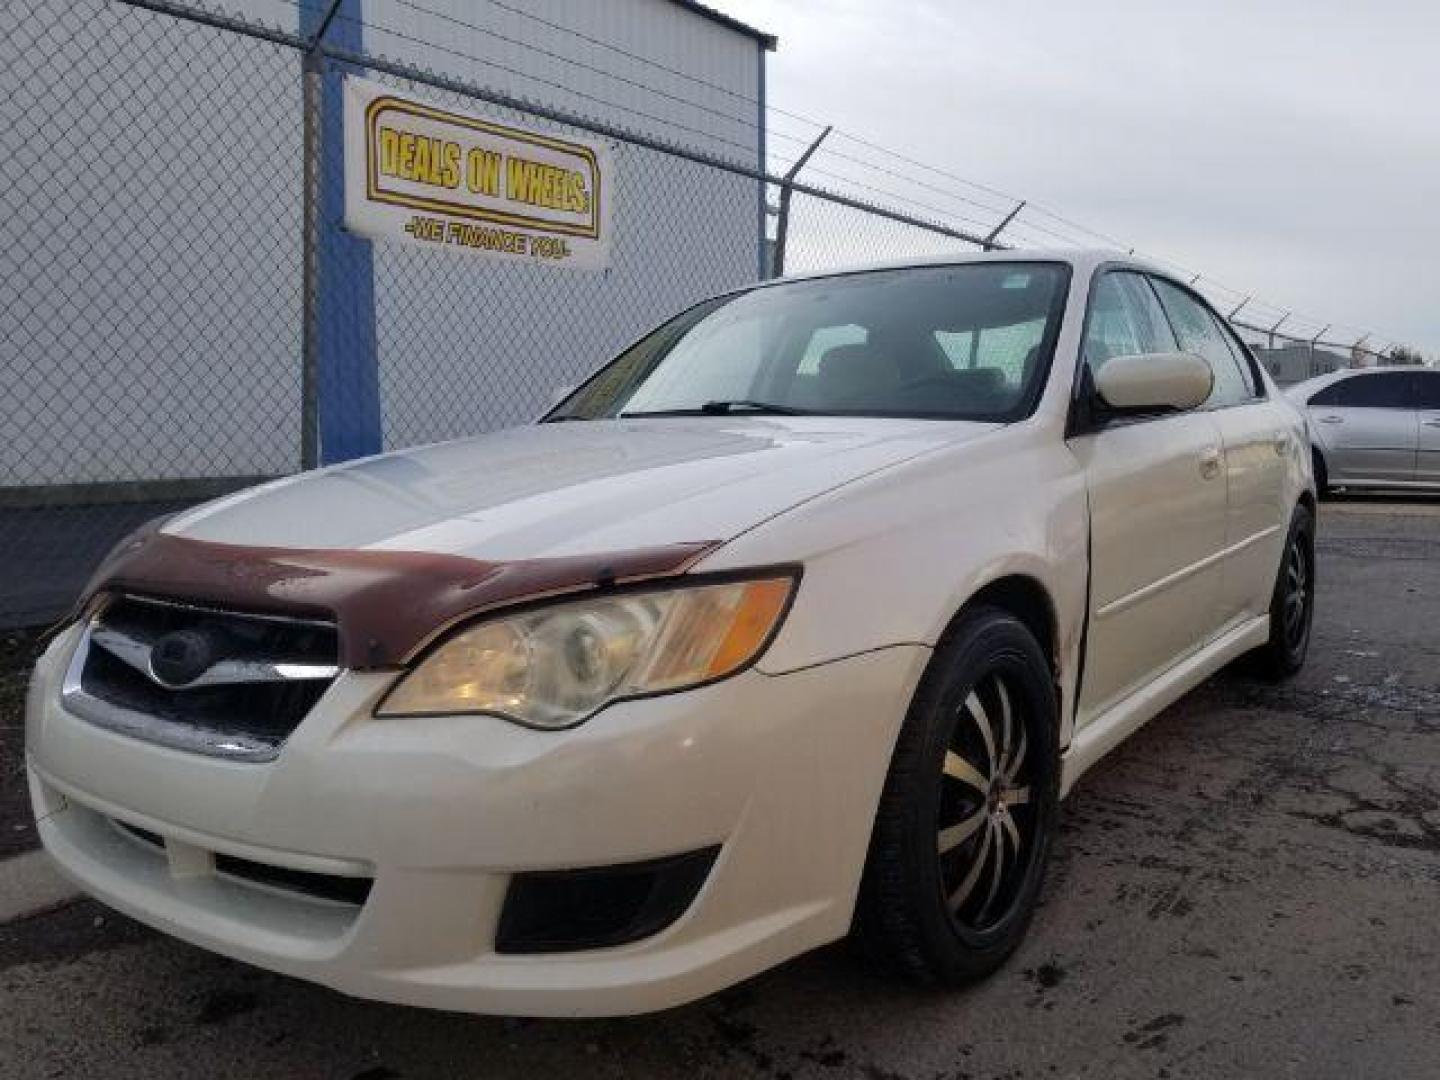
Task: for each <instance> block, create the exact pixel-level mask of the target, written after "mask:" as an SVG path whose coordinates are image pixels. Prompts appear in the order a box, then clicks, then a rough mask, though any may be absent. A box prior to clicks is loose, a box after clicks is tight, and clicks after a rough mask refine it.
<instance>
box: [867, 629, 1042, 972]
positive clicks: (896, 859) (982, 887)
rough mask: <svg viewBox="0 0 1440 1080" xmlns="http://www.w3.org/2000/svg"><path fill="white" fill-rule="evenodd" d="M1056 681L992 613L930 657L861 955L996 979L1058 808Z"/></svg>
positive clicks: (888, 811)
mask: <svg viewBox="0 0 1440 1080" xmlns="http://www.w3.org/2000/svg"><path fill="white" fill-rule="evenodd" d="M1057 727H1058V725H1057V704H1056V687H1055V680H1054V676H1053V674H1052V672H1051V668H1050V664H1049V662H1048V661H1047V660H1046V656H1045V652H1044V650H1043V649H1042V648H1041V647H1040V644H1039V643H1038V642H1037V641H1036V640H1035V636H1034V635H1033V634H1032V633H1031V632H1030V631H1029V630H1028V629H1027V628H1026V627H1025V625H1024V624H1023V623H1021V622H1020V621H1019V620H1018V619H1017V618H1015V617H1014V616H1013V615H1011V614H1009V613H1008V612H1006V611H1002V610H1000V609H997V608H993V607H988V606H986V607H977V608H975V609H974V610H972V611H969V612H966V613H965V614H964V615H962V617H961V618H960V619H959V620H958V622H957V623H956V624H955V625H954V627H953V628H952V629H951V630H950V631H949V632H948V633H947V634H946V636H945V638H944V639H943V640H942V642H941V644H940V646H939V648H938V649H937V650H936V653H935V656H934V658H933V659H932V661H931V663H930V666H929V668H928V669H927V671H926V674H925V676H924V678H923V679H922V680H921V684H920V687H919V689H918V690H917V691H916V694H915V699H914V701H913V702H912V703H911V706H910V710H909V713H908V714H907V716H906V718H905V722H904V724H903V726H902V728H901V731H900V735H899V738H898V740H897V743H896V747H895V752H894V755H893V757H892V759H891V763H890V771H889V774H888V776H887V778H886V781H885V789H884V793H883V794H882V796H881V799H880V804H879V808H878V811H877V814H876V820H875V827H874V831H873V833H872V837H871V844H870V854H869V858H868V860H867V864H866V869H865V876H864V880H863V882H862V884H861V890H860V898H859V901H858V906H857V912H856V930H857V933H858V937H859V939H860V943H861V945H862V947H863V948H864V951H865V953H866V954H867V955H868V956H869V957H870V958H871V959H872V961H875V962H877V963H878V964H879V965H880V966H882V967H884V968H886V969H888V970H891V971H897V972H899V973H900V974H903V975H905V976H908V977H910V978H912V979H914V980H916V981H918V982H922V983H926V984H930V985H942V986H959V985H963V984H965V983H969V982H972V981H974V980H975V979H978V978H981V977H982V976H985V975H988V974H989V973H990V972H992V971H994V970H995V969H996V968H997V967H999V966H1000V964H1001V963H1002V962H1003V961H1004V960H1005V958H1006V957H1007V956H1009V955H1010V953H1011V952H1012V951H1013V950H1014V949H1015V947H1016V945H1018V944H1019V943H1020V940H1021V938H1022V937H1023V936H1024V934H1025V931H1026V929H1027V928H1028V926H1029V924H1030V921H1031V918H1032V916H1033V915H1034V911H1035V904H1036V900H1037V897H1038V895H1039V891H1040V884H1041V881H1042V879H1043V877H1044V872H1045V865H1046V862H1047V861H1048V858H1049V854H1050V843H1051V836H1052V833H1053V832H1054V828H1055V820H1056V814H1057V809H1058V802H1059V779H1060V769H1059V753H1058V749H1057V746H1056V733H1057Z"/></svg>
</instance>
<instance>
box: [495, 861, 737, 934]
mask: <svg viewBox="0 0 1440 1080" xmlns="http://www.w3.org/2000/svg"><path fill="white" fill-rule="evenodd" d="M719 853H720V849H719V847H710V848H704V849H702V850H700V851H692V852H688V853H686V854H684V855H673V856H670V857H668V858H664V859H651V860H649V861H646V862H638V863H625V864H621V865H617V866H604V867H593V868H587V869H583V870H546V871H538V872H530V873H520V874H516V875H515V876H514V877H512V878H511V879H510V888H509V891H508V892H507V893H506V895H505V907H504V909H503V910H502V911H501V914H500V926H499V929H498V930H497V932H496V935H495V951H496V952H499V953H545V952H574V951H577V950H582V949H601V948H607V947H612V946H615V945H625V944H628V943H629V942H632V941H639V940H640V939H642V938H647V937H650V936H652V935H654V934H658V933H659V932H660V931H661V930H664V929H665V928H666V927H667V926H670V925H671V924H672V923H674V922H675V920H676V919H678V918H680V916H681V915H683V914H684V913H685V912H686V910H688V909H689V907H690V905H691V904H692V903H693V902H694V900H695V897H696V895H697V894H698V893H699V891H700V886H701V885H703V884H704V883H705V879H706V878H707V877H708V876H709V874H710V868H711V867H712V866H714V865H715V858H716V856H717V855H719Z"/></svg>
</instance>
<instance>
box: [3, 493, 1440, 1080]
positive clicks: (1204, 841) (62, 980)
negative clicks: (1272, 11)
mask: <svg viewBox="0 0 1440 1080" xmlns="http://www.w3.org/2000/svg"><path fill="white" fill-rule="evenodd" d="M1319 573H1320V580H1319V589H1320V597H1319V603H1320V608H1319V617H1318V621H1317V624H1316V636H1315V640H1314V644H1313V648H1312V652H1311V655H1310V661H1309V664H1308V665H1307V667H1306V669H1305V671H1304V672H1303V673H1302V674H1301V676H1300V677H1299V678H1297V679H1296V680H1294V681H1293V682H1291V683H1289V684H1286V685H1284V686H1279V687H1276V686H1270V685H1266V684H1262V683H1257V682H1253V681H1251V680H1249V679H1247V678H1245V677H1244V676H1242V675H1238V674H1232V673H1228V672H1227V673H1225V674H1223V675H1221V676H1219V677H1218V678H1216V679H1213V680H1211V681H1210V682H1209V683H1208V684H1206V685H1205V686H1203V687H1202V688H1200V689H1199V690H1197V691H1196V692H1195V693H1193V694H1191V695H1189V696H1188V697H1186V698H1185V699H1184V700H1183V701H1181V702H1180V703H1179V704H1177V705H1176V706H1175V707H1173V708H1171V709H1169V710H1167V711H1166V712H1165V713H1164V714H1163V715H1162V716H1160V717H1159V718H1157V719H1156V720H1155V721H1153V722H1152V723H1151V724H1150V725H1149V726H1148V727H1146V728H1145V729H1144V730H1142V731H1141V732H1140V733H1139V734H1138V735H1137V736H1135V737H1134V738H1133V739H1132V740H1130V742H1128V743H1127V744H1126V745H1125V746H1124V747H1122V748H1121V749H1120V750H1119V751H1118V752H1117V753H1116V754H1114V755H1113V756H1112V757H1111V758H1110V759H1108V760H1107V761H1106V762H1104V763H1102V764H1101V765H1100V766H1098V767H1097V768H1096V769H1095V771H1094V772H1092V773H1091V774H1090V775H1089V776H1087V777H1086V778H1085V779H1084V780H1082V781H1081V783H1080V785H1079V787H1078V788H1077V790H1076V792H1075V793H1074V795H1073V796H1072V798H1071V799H1070V801H1069V802H1068V803H1067V804H1066V806H1065V810H1064V815H1063V816H1064V825H1063V829H1062V833H1061V836H1060V838H1059V842H1058V845H1057V854H1056V859H1055V862H1054V864H1053V867H1052V872H1051V875H1050V878H1049V880H1048V883H1047V886H1046V890H1045V897H1044V906H1043V908H1042V910H1041V911H1040V913H1039V916H1038V918H1037V920H1036V922H1035V925H1034V928H1033V930H1032V932H1031V935H1030V937H1029V939H1028V941H1027V942H1026V943H1025V945H1024V946H1023V947H1022V948H1021V950H1020V952H1019V953H1018V954H1017V955H1016V956H1015V957H1014V958H1013V960H1012V961H1011V962H1010V964H1009V965H1008V966H1007V967H1006V968H1005V969H1003V970H1002V971H1001V972H1000V973H999V974H998V975H997V976H996V977H995V978H992V979H991V980H990V981H988V982H986V983H984V984H982V985H979V986H976V987H974V988H972V989H970V990H968V991H966V992H963V993H958V994H939V993H932V992H920V991H917V990H914V989H911V988H908V987H906V986H902V985H896V984H894V983H891V982H887V981H884V980H882V979H879V978H877V977H875V976H873V975H870V974H867V973H866V972H865V971H864V970H863V969H862V968H861V966H860V965H859V963H858V961H856V960H855V959H854V958H853V957H852V956H851V955H850V952H849V950H848V949H847V948H846V947H845V946H844V945H838V946H835V947H832V948H828V949H824V950H821V951H820V952H818V953H814V954H812V955H810V956H807V957H804V958H802V959H800V960H798V961H795V962H793V963H790V964H788V965H785V966H784V967H782V968H780V969H778V970H776V971H772V972H769V973H767V974H765V975H762V976H760V977H759V978H757V979H754V980H752V981H751V982H749V983H747V984H745V985H744V986H741V987H739V988H736V989H735V990H732V991H729V992H727V993H725V994H723V995H720V996H719V997H717V998H714V999H711V1000H709V1001H706V1002H702V1003H700V1004H697V1005H694V1006H690V1007H687V1008H683V1009H678V1010H674V1011H672V1012H669V1013H664V1014H660V1015H657V1016H651V1017H642V1018H637V1019H629V1020H607V1021H584V1022H579V1021H575V1022H545V1021H537V1022H516V1021H506V1020H501V1019H494V1018H483V1017H478V1018H477V1017H467V1016H458V1015H452V1014H438V1013H429V1012H422V1011H418V1010H410V1009H403V1008H398V1007H393V1006H385V1005H377V1004H370V1003H366V1002H359V1001H354V1000H350V999H347V998H345V997H342V996H340V995H338V994H335V993H333V992H330V991H328V990H324V989H322V988H319V987H315V986H310V985H307V984H305V983H300V982H296V981H294V980H291V979H286V978H283V977H280V976H276V975H270V974H268V973H265V972H261V971H257V970H255V969H253V968H248V967H245V966H244V965H242V964H238V963H234V962H232V961H228V960H225V959H222V958H219V957H215V956H212V955H210V954H207V953H205V952H202V951H201V950H199V949H195V948H192V947H191V946H188V945H184V944H182V943H180V942H177V941H173V940H169V939H166V938H163V937H161V936H158V935H155V934H152V933H151V932H149V931H148V930H145V929H143V928H142V927H139V926H138V925H137V924H135V923H133V922H130V921H129V920H127V919H124V918H122V917H121V916H118V915H115V914H112V913H110V912H108V911H106V910H105V909H103V908H101V907H100V906H98V905H96V904H93V903H90V902H82V903H79V904H76V905H72V906H70V907H67V908H64V909H62V910H60V911H57V912H53V913H51V914H47V915H41V916H37V917H34V918H31V919H29V920H26V921H24V922H21V923H16V924H11V925H9V926H5V927H0V1002H3V1005H0V1047H3V1048H4V1050H3V1051H0V1054H3V1057H4V1058H5V1059H6V1060H5V1066H4V1069H3V1071H4V1073H5V1075H6V1076H8V1077H16V1078H19V1077H56V1076H99V1075H103V1076H106V1077H145V1078H163V1077H172V1076H173V1077H182V1076H183V1077H191V1076H196V1075H203V1076H207V1077H217V1078H218V1077H256V1076H266V1077H336V1078H341V1080H351V1078H353V1080H386V1078H400V1077H405V1078H415V1077H446V1078H450V1077H500V1078H504V1077H522V1078H527V1080H528V1078H531V1077H534V1076H572V1075H583V1076H587V1077H588V1076H596V1077H672V1076H673V1077H685V1078H687V1080H701V1078H707V1077H769V1078H775V1080H784V1078H797V1080H798V1078H802V1077H837V1078H838V1077H852V1076H853V1077H862V1078H865V1080H938V1078H945V1080H964V1078H976V1080H978V1078H982V1077H983V1078H999V1077H1006V1078H1016V1080H1018V1078H1041V1077H1096V1078H1105V1080H1111V1078H1122V1077H1174V1078H1181V1077H1251V1076H1253V1077H1265V1078H1273V1077H1305V1078H1307V1080H1311V1078H1328V1077H1335V1078H1342V1077H1343V1078H1347V1080H1348V1078H1352V1077H1358V1076H1379V1075H1383V1076H1386V1077H1389V1078H1405V1077H1416V1078H1420V1077H1426V1078H1428V1077H1433V1076H1434V1075H1435V1074H1436V1071H1437V1062H1440V926H1437V917H1436V901H1437V898H1440V632H1437V628H1440V501H1422V500H1414V501H1409V502H1403V503H1390V502H1386V501H1383V500H1379V499H1359V498H1356V499H1347V500H1344V501H1340V502H1332V503H1327V504H1326V505H1325V506H1324V507H1323V509H1322V514H1321V530H1320V558H1319ZM0 873H3V863H0Z"/></svg>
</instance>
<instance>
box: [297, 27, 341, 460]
mask: <svg viewBox="0 0 1440 1080" xmlns="http://www.w3.org/2000/svg"><path fill="white" fill-rule="evenodd" d="M340 4H341V0H331V3H330V6H329V7H328V9H327V10H326V11H325V12H324V14H323V15H322V16H321V18H320V20H319V21H318V22H317V23H316V25H315V29H314V32H313V33H312V34H311V37H310V47H309V48H308V49H306V50H305V54H304V56H303V57H301V60H300V67H301V78H302V79H303V80H304V87H303V105H302V107H303V108H304V111H305V115H304V120H303V130H304V134H303V136H302V139H303V142H304V155H305V165H304V171H303V182H304V184H305V190H304V192H302V193H301V202H302V207H303V209H302V224H301V228H302V229H303V231H304V235H303V239H302V242H301V250H302V252H303V255H302V258H303V259H304V268H303V270H302V273H301V280H302V284H301V306H302V313H301V329H300V356H301V360H300V468H302V469H313V468H315V467H316V466H317V465H318V464H320V402H319V389H318V387H319V378H318V371H319V364H318V360H317V351H318V345H319V334H320V326H319V313H320V290H319V280H318V278H319V272H320V265H319V264H320V254H319V251H320V243H319V238H320V229H321V228H322V223H321V221H320V205H321V201H322V200H321V198H320V152H321V146H320V142H321V123H320V110H321V107H322V105H323V102H324V94H325V57H324V56H323V55H321V53H320V52H319V51H318V46H319V44H320V42H321V40H322V39H323V38H324V37H325V33H326V31H327V30H329V29H330V24H331V23H332V22H333V21H334V19H335V15H336V13H337V12H339V10H340Z"/></svg>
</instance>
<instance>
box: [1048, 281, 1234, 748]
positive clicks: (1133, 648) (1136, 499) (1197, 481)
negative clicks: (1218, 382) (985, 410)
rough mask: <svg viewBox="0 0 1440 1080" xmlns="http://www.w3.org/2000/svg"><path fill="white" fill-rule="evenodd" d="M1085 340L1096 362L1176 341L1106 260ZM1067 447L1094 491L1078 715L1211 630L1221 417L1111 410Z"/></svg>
mask: <svg viewBox="0 0 1440 1080" xmlns="http://www.w3.org/2000/svg"><path fill="white" fill-rule="evenodd" d="M1083 348H1084V362H1085V364H1086V365H1088V366H1089V368H1090V369H1091V372H1092V373H1093V372H1097V371H1098V370H1099V369H1100V368H1101V367H1103V366H1104V364H1105V362H1106V361H1107V360H1108V359H1110V358H1111V357H1113V356H1119V355H1144V354H1147V353H1161V352H1171V351H1174V350H1175V348H1176V342H1175V338H1174V336H1173V334H1172V332H1171V330H1170V327H1169V323H1168V322H1167V320H1166V318H1165V315H1164V313H1163V311H1162V310H1161V309H1160V306H1159V303H1158V301H1157V300H1156V297H1155V294H1154V291H1153V290H1152V288H1151V286H1150V285H1149V283H1148V282H1147V281H1146V280H1145V279H1144V278H1143V277H1141V276H1140V275H1138V274H1134V273H1130V272H1126V271H1111V272H1109V273H1106V274H1105V275H1104V276H1102V277H1101V278H1100V279H1099V280H1098V282H1097V283H1096V285H1095V287H1094V289H1093V291H1092V294H1091V309H1090V314H1089V317H1088V319H1087V323H1086V334H1085V342H1084V346H1083ZM1070 448H1071V451H1072V452H1073V453H1074V454H1075V456H1076V458H1077V459H1078V461H1079V462H1080V464H1081V466H1082V467H1083V468H1084V470H1085V476H1086V482H1087V486H1088V489H1089V498H1090V549H1091V555H1090V613H1089V614H1090V619H1089V631H1088V634H1087V639H1086V640H1087V643H1088V644H1087V648H1086V655H1085V672H1084V677H1083V680H1082V686H1081V692H1080V701H1079V709H1078V714H1077V726H1079V725H1084V724H1085V723H1088V722H1089V721H1091V720H1093V719H1094V718H1095V717H1096V716H1098V715H1099V714H1101V713H1103V712H1104V711H1105V710H1106V709H1108V708H1109V707H1110V706H1112V705H1114V704H1115V703H1116V702H1118V701H1119V700H1121V699H1122V698H1124V697H1126V696H1127V695H1128V694H1129V693H1131V692H1132V691H1134V690H1136V689H1138V688H1139V687H1141V686H1143V685H1144V684H1145V683H1147V682H1149V681H1151V680H1152V679H1154V678H1155V677H1156V676H1157V675H1159V674H1161V673H1162V672H1163V671H1165V670H1166V669H1167V668H1169V667H1171V666H1172V665H1173V664H1175V663H1176V662H1177V661H1179V660H1181V659H1183V658H1184V657H1185V656H1186V655H1188V654H1189V653H1192V652H1194V651H1195V650H1196V649H1198V648H1200V647H1201V646H1202V645H1203V644H1205V643H1206V642H1207V641H1209V640H1211V639H1212V638H1213V637H1215V636H1216V634H1217V632H1218V630H1219V624H1220V619H1221V610H1222V603H1221V600H1222V592H1223V580H1224V571H1223V565H1222V564H1223V558H1224V550H1225V528H1226V524H1225V514H1226V505H1227V499H1226V479H1225V457H1224V449H1223V444H1222V439H1221V434H1220V430H1219V426H1218V425H1217V424H1216V422H1215V418H1214V416H1213V414H1212V413H1210V412H1208V411H1206V410H1203V409H1202V410H1195V411H1192V412H1186V413H1169V414H1163V415H1155V416H1149V417H1126V418H1123V419H1116V420H1113V421H1111V422H1109V423H1107V424H1105V425H1104V426H1102V427H1100V428H1099V429H1098V430H1095V431H1091V432H1088V433H1085V434H1080V435H1077V436H1075V437H1074V438H1072V439H1071V440H1070Z"/></svg>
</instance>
